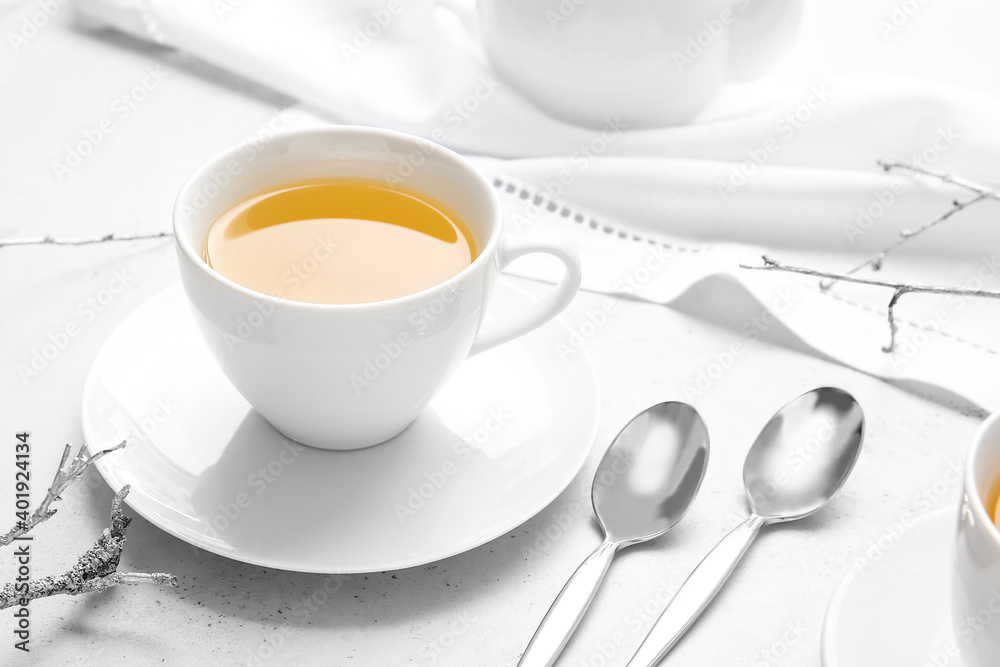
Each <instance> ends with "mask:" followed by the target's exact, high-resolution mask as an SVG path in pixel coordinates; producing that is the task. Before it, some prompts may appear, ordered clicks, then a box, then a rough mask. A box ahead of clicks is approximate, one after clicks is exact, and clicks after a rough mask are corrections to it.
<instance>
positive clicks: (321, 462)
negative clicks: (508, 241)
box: [83, 282, 598, 573]
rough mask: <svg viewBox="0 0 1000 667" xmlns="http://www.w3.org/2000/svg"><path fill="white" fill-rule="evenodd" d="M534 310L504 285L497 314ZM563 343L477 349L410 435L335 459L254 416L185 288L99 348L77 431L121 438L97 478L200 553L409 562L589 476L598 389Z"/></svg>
mask: <svg viewBox="0 0 1000 667" xmlns="http://www.w3.org/2000/svg"><path fill="white" fill-rule="evenodd" d="M530 302H531V298H530V297H528V296H526V295H525V294H523V293H521V292H520V291H517V290H515V289H514V288H512V287H510V286H506V285H504V284H503V283H502V282H501V283H500V284H498V285H497V288H496V291H495V294H494V296H493V302H492V303H491V304H490V311H489V312H490V314H491V315H492V316H503V314H504V313H509V312H512V311H514V310H518V309H521V308H523V307H524V306H525V305H526V304H529V303H530ZM568 339H569V333H568V329H567V328H566V326H565V325H564V324H562V323H561V322H558V321H555V322H550V323H549V324H547V325H545V326H543V327H541V328H540V329H538V330H536V331H534V332H532V333H531V334H528V335H527V336H524V337H522V338H519V339H518V340H516V341H514V342H512V343H507V344H505V345H501V346H500V347H498V348H496V349H495V350H490V351H488V352H485V353H483V354H481V355H479V356H476V357H473V358H472V359H469V360H468V361H466V362H465V363H464V364H463V365H462V366H461V367H460V368H459V371H458V372H457V373H456V375H455V376H454V377H453V378H452V379H451V380H450V381H449V383H448V384H447V385H446V386H445V387H444V388H443V389H442V390H441V392H440V393H439V394H438V396H437V397H436V398H435V399H434V400H433V402H432V403H431V405H430V406H429V407H428V409H427V410H426V411H425V413H424V414H423V415H422V416H421V417H420V418H418V419H417V421H416V422H414V423H413V424H412V425H411V426H410V428H408V429H407V430H406V431H404V432H403V433H402V434H401V435H399V436H397V437H396V438H394V439H393V440H391V441H389V442H387V443H384V444H381V445H377V446H375V447H370V448H368V449H363V450H357V451H352V452H331V451H324V450H318V449H312V448H310V447H304V446H301V445H297V444H295V443H291V442H290V441H287V440H285V439H284V438H283V437H282V436H281V435H280V434H279V433H278V432H277V431H275V430H274V429H273V428H272V427H271V426H270V425H269V424H268V423H267V422H266V421H265V420H264V419H263V418H262V417H261V416H260V415H258V414H257V413H256V412H255V411H254V410H252V409H251V408H250V406H249V405H248V404H247V402H246V401H245V400H244V399H243V397H242V396H240V395H239V394H238V393H237V392H236V390H235V389H233V387H232V386H231V385H230V384H229V381H228V380H226V378H225V376H224V375H223V374H222V372H221V371H220V370H219V369H218V368H217V366H216V364H215V362H214V360H213V359H212V358H211V357H210V356H209V352H208V350H207V349H206V348H205V346H204V344H203V343H202V339H201V337H200V335H199V333H198V332H197V330H196V328H195V324H194V321H193V319H192V317H191V315H190V312H189V307H188V304H187V301H186V299H185V297H184V294H183V291H182V289H181V287H180V286H179V285H177V286H175V287H172V288H169V289H167V290H165V291H164V292H162V293H160V294H158V295H156V296H155V297H153V298H152V299H150V301H149V302H147V303H145V304H144V305H142V306H141V307H140V308H138V309H137V310H136V311H135V312H134V313H132V314H131V315H130V316H129V317H128V318H127V319H126V320H125V321H124V322H122V324H121V325H120V326H119V327H118V329H117V330H116V331H115V332H114V333H113V334H112V335H111V337H110V338H109V339H108V341H107V342H106V343H105V344H104V347H103V348H102V349H101V351H100V353H99V354H98V355H97V358H96V360H95V361H94V365H93V368H92V369H91V372H90V375H89V377H88V378H87V383H86V386H85V387H84V392H83V432H84V436H85V437H86V442H87V443H88V444H89V447H90V450H91V451H96V450H99V449H103V448H106V447H108V446H111V445H114V444H116V443H118V442H120V441H121V440H122V439H124V438H128V440H129V445H128V446H127V447H126V448H125V449H124V450H121V451H119V452H115V453H114V454H112V455H110V456H107V457H105V458H104V459H103V460H101V461H100V462H98V464H97V468H98V470H99V471H100V472H101V474H102V475H103V476H104V478H105V479H106V480H107V481H108V483H109V484H110V485H111V487H112V488H114V489H119V488H121V487H122V486H123V485H125V484H131V485H132V489H131V492H130V493H129V496H128V499H127V502H128V504H129V505H130V506H131V507H132V508H133V509H134V510H135V511H136V512H138V513H139V514H141V515H142V516H144V517H145V518H146V519H148V520H149V521H151V522H152V523H153V524H155V525H157V526H159V527H160V528H162V529H163V530H165V531H167V532H168V533H170V534H172V535H175V536H177V537H179V538H180V539H182V540H185V541H187V542H190V543H191V544H194V545H196V546H199V547H201V548H203V549H207V550H208V551H212V552H215V553H217V554H221V555H223V556H227V557H229V558H233V559H236V560H240V561H244V562H247V563H253V564H256V565H263V566H267V567H275V568H280V569H284V570H296V571H302V572H327V573H352V572H378V571H384V570H393V569H399V568H405V567H412V566H415V565H422V564H424V563H429V562H432V561H436V560H439V559H441V558H446V557H448V556H452V555H455V554H458V553H461V552H463V551H466V550H468V549H472V548H473V547H476V546H479V545H481V544H483V543H485V542H487V541H489V540H492V539H493V538H495V537H498V536H500V535H503V534H505V533H507V532H508V531H510V530H511V529H512V528H514V527H515V526H517V525H519V524H521V523H523V522H524V521H526V520H527V519H529V518H530V517H532V516H533V515H534V514H536V513H537V512H539V511H540V510H541V509H542V508H544V507H545V506H546V505H548V504H549V503H550V502H551V501H552V500H553V499H555V498H556V496H558V495H559V493H560V492H561V491H562V490H563V489H565V488H566V486H567V485H568V484H569V483H570V481H571V480H572V479H573V477H574V476H575V475H576V473H577V472H578V471H579V470H580V467H581V466H582V465H583V462H584V460H585V459H586V456H587V453H588V451H589V449H590V446H591V444H592V442H593V438H594V433H595V432H596V430H597V419H598V392H597V381H596V378H595V375H594V371H593V368H592V366H591V364H590V360H589V359H588V358H587V356H586V353H585V352H584V351H582V350H575V349H574V348H572V347H568V345H567V342H568ZM559 343H562V344H564V345H567V347H560V349H561V350H562V352H563V355H562V356H563V357H565V359H563V358H561V357H560V354H559V351H558V350H557V345H558V344H559ZM566 349H569V350H572V351H573V353H572V354H569V355H567V354H565V352H566ZM490 429H492V430H494V431H495V432H494V433H490V432H489V430H490Z"/></svg>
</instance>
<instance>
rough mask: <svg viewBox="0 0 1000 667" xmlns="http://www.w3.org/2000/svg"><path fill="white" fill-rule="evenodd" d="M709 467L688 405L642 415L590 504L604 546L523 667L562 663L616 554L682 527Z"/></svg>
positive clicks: (583, 568)
mask: <svg viewBox="0 0 1000 667" xmlns="http://www.w3.org/2000/svg"><path fill="white" fill-rule="evenodd" d="M707 467H708V429H706V428H705V422H703V421H702V419H701V416H700V415H699V414H698V412H697V411H696V410H695V409H694V408H692V407H691V406H690V405H687V404H686V403H676V402H668V403H659V404H657V405H654V406H653V407H651V408H649V409H647V410H646V411H644V412H642V413H640V414H638V415H636V417H634V418H633V419H632V421H630V422H629V423H628V424H626V425H625V428H623V429H622V430H621V432H620V433H619V434H618V435H617V436H616V437H615V440H614V442H612V443H611V446H610V447H608V451H607V452H605V453H604V457H603V458H602V459H601V463H600V465H598V467H597V473H596V474H595V475H594V486H593V491H592V494H591V497H592V499H593V503H594V511H595V512H596V513H597V519H598V521H600V522H601V528H603V529H604V541H603V542H602V543H601V545H600V546H599V547H597V549H596V550H595V551H594V553H592V554H591V555H590V556H588V557H587V559H586V560H585V561H583V563H581V564H580V567H578V568H577V570H576V572H574V573H573V576H572V577H570V579H569V581H567V582H566V585H565V586H563V589H562V591H560V592H559V595H558V597H556V599H555V602H553V603H552V606H551V607H549V610H548V612H547V613H546V614H545V618H543V619H542V622H541V624H540V625H539V626H538V630H536V631H535V636H534V637H532V638H531V642H530V643H529V644H528V648H526V649H525V650H524V655H522V656H521V661H520V662H519V663H518V665H519V666H520V667H537V666H541V665H544V666H545V667H548V666H549V665H551V664H552V663H554V662H555V661H556V658H558V657H559V654H560V653H561V652H562V650H563V647H565V646H566V642H567V641H569V638H570V636H571V635H572V634H573V631H574V630H576V626H577V625H579V624H580V619H582V618H583V615H584V614H585V613H586V611H587V607H589V606H590V602H591V600H593V599H594V594H595V593H597V588H598V586H600V584H601V581H602V580H603V579H604V575H605V573H606V572H607V571H608V567H609V566H610V565H611V559H612V558H613V557H614V555H615V552H616V551H618V549H620V548H622V547H627V546H629V545H632V544H638V543H639V542H646V541H647V540H651V539H653V538H655V537H659V536H660V535H662V534H663V533H665V532H667V531H668V530H670V528H671V527H673V525H674V524H675V523H677V522H678V521H680V520H681V518H682V517H683V516H684V514H686V513H687V511H688V508H689V507H690V506H691V502H692V501H693V500H694V497H695V496H696V495H698V488H699V487H700V486H701V480H702V479H703V478H704V476H705V469H706V468H707Z"/></svg>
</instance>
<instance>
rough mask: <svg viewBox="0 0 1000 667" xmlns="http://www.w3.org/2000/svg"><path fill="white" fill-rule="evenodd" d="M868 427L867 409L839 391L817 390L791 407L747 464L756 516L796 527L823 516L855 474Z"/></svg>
mask: <svg viewBox="0 0 1000 667" xmlns="http://www.w3.org/2000/svg"><path fill="white" fill-rule="evenodd" d="M864 424H865V420H864V415H863V414H862V412H861V406H860V405H858V403H857V401H855V400H854V398H853V397H852V396H851V395H850V394H848V393H847V392H846V391H844V390H843V389H837V388H835V387H821V388H819V389H814V390H813V391H809V392H806V393H805V394H802V395H801V396H799V397H798V398H796V399H794V400H792V401H791V402H789V403H788V404H787V405H785V407H783V408H782V409H781V410H780V411H779V412H778V413H777V414H776V415H775V416H774V417H772V418H771V421H769V422H768V423H767V425H766V426H765V427H764V429H763V430H762V431H761V432H760V435H758V436H757V439H756V440H755V441H754V443H753V445H752V446H751V447H750V452H749V453H748V454H747V458H746V461H744V463H743V484H744V486H746V490H747V497H748V498H749V500H750V508H751V509H752V510H753V513H754V514H756V515H757V516H760V517H763V518H766V519H769V520H771V521H793V520H795V519H801V518H803V517H807V516H809V515H810V514H814V513H816V512H817V511H819V510H820V509H821V508H822V507H823V506H824V505H825V504H826V503H828V502H830V500H831V499H832V498H833V497H834V496H835V495H837V492H838V491H840V487H841V486H843V485H844V482H845V481H847V477H848V476H849V475H850V474H851V470H853V469H854V463H855V462H856V461H857V459H858V454H859V452H860V451H861V442H862V441H863V440H864Z"/></svg>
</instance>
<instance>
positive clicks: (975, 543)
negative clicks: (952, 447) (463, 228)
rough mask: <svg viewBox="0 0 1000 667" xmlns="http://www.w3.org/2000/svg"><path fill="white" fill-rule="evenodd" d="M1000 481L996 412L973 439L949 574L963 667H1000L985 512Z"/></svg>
mask: <svg viewBox="0 0 1000 667" xmlns="http://www.w3.org/2000/svg"><path fill="white" fill-rule="evenodd" d="M998 479H1000V413H997V414H993V415H991V416H990V417H989V418H988V419H987V420H986V421H985V422H983V425H982V426H981V427H980V429H979V432H978V433H977V434H976V439H975V442H974V443H973V445H972V450H971V451H970V452H969V458H968V460H967V462H966V466H965V479H964V488H963V493H962V503H961V505H960V507H959V516H958V531H957V533H956V540H955V555H954V563H953V565H954V568H953V572H952V622H953V625H954V628H955V635H956V636H955V639H956V641H957V643H958V647H959V650H960V651H961V654H962V660H963V662H964V664H965V667H996V666H997V665H1000V529H998V528H997V527H996V525H994V523H993V521H991V520H990V513H989V512H988V511H987V507H988V506H989V505H990V504H995V503H996V500H997V497H996V491H997V486H996V484H997V481H998Z"/></svg>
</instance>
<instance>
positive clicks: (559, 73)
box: [478, 0, 802, 129]
mask: <svg viewBox="0 0 1000 667" xmlns="http://www.w3.org/2000/svg"><path fill="white" fill-rule="evenodd" d="M478 11H479V19H480V26H481V30H482V37H483V44H484V47H485V49H486V53H487V55H488V56H489V57H490V59H491V60H492V62H493V64H494V67H495V68H496V70H497V71H498V73H499V74H500V75H501V76H502V77H503V78H504V79H505V80H506V82H507V83H508V84H510V85H511V86H512V87H514V88H516V89H517V90H519V91H520V92H521V93H522V94H523V95H524V96H525V97H527V98H528V99H529V100H531V101H532V102H534V103H535V104H536V105H538V106H539V107H541V108H542V109H544V110H545V111H546V112H548V113H549V114H551V115H552V116H555V117H557V118H560V119H563V120H566V121H570V122H573V123H576V124H579V125H584V126H590V127H601V126H603V125H604V124H605V122H606V120H607V119H608V118H614V117H620V120H621V122H622V123H624V124H625V125H626V126H627V127H629V128H633V129H634V128H638V127H656V126H663V125H675V124H678V123H683V122H685V121H687V120H689V119H690V118H692V117H693V116H694V115H695V114H697V113H698V112H699V111H701V110H702V109H703V108H704V107H705V106H706V105H707V104H708V103H709V102H710V101H711V100H712V98H713V97H714V96H715V94H716V93H717V92H718V90H719V88H720V87H721V86H722V84H723V83H725V82H727V81H747V80H751V79H754V78H758V77H760V76H762V75H764V74H766V73H767V72H768V71H769V70H770V69H771V68H772V67H773V66H774V65H775V64H776V63H777V61H778V60H779V58H780V57H781V56H782V55H783V54H784V53H786V52H787V51H788V50H789V48H790V47H791V45H792V44H793V42H794V40H795V36H796V33H797V32H798V27H799V22H800V18H801V15H802V0H541V1H539V0H478Z"/></svg>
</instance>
